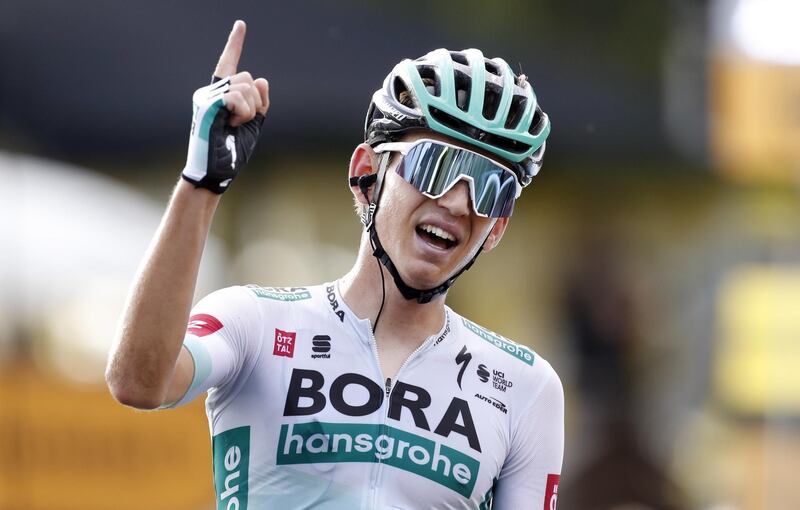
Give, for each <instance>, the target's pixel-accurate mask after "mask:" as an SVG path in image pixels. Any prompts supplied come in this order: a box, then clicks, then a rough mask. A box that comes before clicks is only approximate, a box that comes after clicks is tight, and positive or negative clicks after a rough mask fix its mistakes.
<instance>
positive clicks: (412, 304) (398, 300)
mask: <svg viewBox="0 0 800 510" xmlns="http://www.w3.org/2000/svg"><path fill="white" fill-rule="evenodd" d="M381 274H383V279H384V286H385V288H386V297H385V300H384V302H383V310H382V311H380V320H379V322H378V325H377V330H376V331H375V334H376V337H378V336H380V337H386V338H388V337H398V338H400V337H402V338H403V339H407V340H408V342H412V343H414V342H415V343H421V342H422V341H424V340H425V338H427V337H429V336H431V335H433V334H435V333H436V332H438V331H439V330H440V329H441V328H442V326H443V325H444V321H445V312H444V295H442V296H437V297H436V298H434V299H433V300H432V301H431V302H430V303H425V304H420V303H418V302H417V301H415V300H409V299H406V298H404V297H403V295H402V294H401V293H400V291H399V290H398V288H397V286H396V285H395V283H394V280H392V276H391V275H390V274H389V272H388V271H387V270H386V268H385V267H384V266H383V264H381V263H380V262H378V260H377V259H376V258H375V257H373V256H372V249H371V248H370V246H369V241H368V240H366V238H362V242H361V246H360V249H359V252H358V258H357V259H356V263H355V265H354V266H353V268H352V269H351V270H350V271H349V272H348V273H347V274H346V275H345V276H343V277H342V279H341V281H340V287H339V288H340V292H341V294H342V298H343V299H344V300H345V302H346V303H347V305H348V306H349V307H350V309H351V310H353V313H355V314H356V316H358V317H359V318H362V319H369V320H370V322H372V324H373V327H375V321H376V319H377V318H378V312H379V310H381V300H382V298H383V292H382V290H381Z"/></svg>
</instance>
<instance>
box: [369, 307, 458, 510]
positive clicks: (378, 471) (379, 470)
mask: <svg viewBox="0 0 800 510" xmlns="http://www.w3.org/2000/svg"><path fill="white" fill-rule="evenodd" d="M444 321H445V326H444V327H447V324H448V323H449V322H450V315H449V314H448V313H447V308H445V310H444ZM437 335H438V333H437V334H434V335H431V336H429V337H428V338H426V339H425V341H424V342H422V343H421V344H420V345H419V347H417V348H416V349H414V352H412V353H411V354H409V355H408V357H407V358H406V359H405V361H403V364H402V365H400V368H398V369H397V372H396V373H395V375H394V380H395V381H398V380H399V379H400V373H401V372H402V371H403V369H404V368H405V367H406V365H408V363H409V362H410V361H411V360H412V359H414V358H416V357H417V355H418V354H419V352H420V351H422V350H423V349H424V348H426V347H427V346H428V344H430V342H432V341H433V339H434V338H435V337H436V336H437ZM370 336H371V337H372V351H373V352H374V353H375V361H376V362H377V363H378V373H379V374H380V375H381V377H383V372H382V371H381V360H380V357H379V356H378V342H377V341H376V340H375V333H374V332H373V331H372V330H370ZM391 395H392V379H391V378H390V377H387V378H386V398H385V399H384V402H383V404H384V405H385V406H386V407H385V408H384V413H383V421H382V423H381V425H380V429H381V433H387V432H388V426H387V421H388V420H389V399H390V397H391ZM377 464H378V465H377V466H376V468H375V470H374V473H373V477H372V508H378V506H377V503H378V486H379V485H380V480H381V475H382V474H383V462H381V460H380V459H378V463H377Z"/></svg>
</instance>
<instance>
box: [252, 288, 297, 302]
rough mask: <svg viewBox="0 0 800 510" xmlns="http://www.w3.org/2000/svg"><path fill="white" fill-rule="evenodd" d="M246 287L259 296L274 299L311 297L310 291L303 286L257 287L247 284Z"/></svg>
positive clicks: (287, 299) (294, 299)
mask: <svg viewBox="0 0 800 510" xmlns="http://www.w3.org/2000/svg"><path fill="white" fill-rule="evenodd" d="M247 288H248V289H250V290H251V291H252V292H253V294H255V295H256V296H258V297H260V298H266V299H274V300H276V301H302V300H304V299H311V293H310V292H309V291H308V289H307V288H305V287H259V286H257V285H248V286H247Z"/></svg>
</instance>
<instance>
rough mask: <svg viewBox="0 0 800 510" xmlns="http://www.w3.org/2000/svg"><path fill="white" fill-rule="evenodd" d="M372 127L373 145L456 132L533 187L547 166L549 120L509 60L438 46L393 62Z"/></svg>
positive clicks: (368, 123)
mask: <svg viewBox="0 0 800 510" xmlns="http://www.w3.org/2000/svg"><path fill="white" fill-rule="evenodd" d="M409 99H410V101H409ZM365 128H366V133H365V134H366V139H367V141H368V142H369V143H371V144H373V145H375V144H377V143H381V142H382V141H385V140H388V139H393V138H396V137H397V136H399V135H401V134H402V133H404V132H407V131H409V130H412V129H419V128H426V129H430V130H433V131H435V132H437V133H441V134H443V135H447V136H450V137H453V138H455V139H458V140H461V141H464V142H466V143H468V144H470V145H473V146H475V147H479V148H481V149H484V150H486V151H488V152H490V153H492V154H495V155H497V156H498V157H499V158H501V159H502V160H505V161H507V162H509V163H511V164H512V165H513V166H514V167H515V170H516V171H517V175H518V177H519V178H520V183H521V184H522V185H523V186H526V185H527V184H529V183H530V180H531V179H532V177H533V176H534V175H536V173H538V171H539V168H540V166H541V160H542V156H543V154H544V148H545V141H546V140H547V136H548V135H549V134H550V120H549V118H548V117H547V115H546V114H545V113H544V112H543V111H542V109H541V108H540V107H539V105H538V102H537V99H536V94H535V93H534V92H533V88H532V87H531V85H530V83H528V81H527V78H526V77H525V76H524V75H520V76H517V75H516V74H514V72H513V70H512V69H511V67H510V66H509V65H508V64H507V63H506V62H505V61H504V60H503V59H500V58H493V59H487V58H484V56H483V53H481V51H480V50H477V49H467V50H463V51H460V52H451V51H448V50H446V49H438V50H434V51H432V52H430V53H428V54H427V55H425V56H423V57H421V58H418V59H416V60H403V61H402V62H400V63H399V64H397V65H396V66H395V67H394V69H393V70H392V72H391V73H390V74H389V75H388V76H387V77H386V80H385V81H384V86H383V88H382V89H380V90H378V91H376V92H375V94H374V95H373V102H372V104H371V105H370V109H369V112H368V113H367V120H366V126H365Z"/></svg>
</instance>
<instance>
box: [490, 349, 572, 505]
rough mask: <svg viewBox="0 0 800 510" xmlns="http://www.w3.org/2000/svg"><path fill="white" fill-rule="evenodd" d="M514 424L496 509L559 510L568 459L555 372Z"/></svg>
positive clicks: (549, 368)
mask: <svg viewBox="0 0 800 510" xmlns="http://www.w3.org/2000/svg"><path fill="white" fill-rule="evenodd" d="M547 370H548V374H547V378H546V380H545V381H544V383H543V385H542V387H541V390H540V391H539V393H538V395H537V396H536V398H534V399H533V400H532V401H531V402H530V404H529V405H528V407H527V408H526V409H525V410H524V411H523V412H522V413H520V415H519V416H518V417H517V419H516V421H515V423H514V424H513V430H512V436H511V447H510V450H509V455H508V457H507V458H506V462H505V464H504V465H503V468H502V470H501V471H500V476H499V478H498V480H497V484H496V488H495V494H494V504H493V506H492V508H494V509H495V510H523V509H532V510H555V509H556V501H557V498H558V483H559V478H560V475H561V463H562V461H563V458H564V390H563V388H562V386H561V380H560V379H559V378H558V375H557V374H556V372H555V370H553V369H552V367H550V366H549V365H548V366H547Z"/></svg>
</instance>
